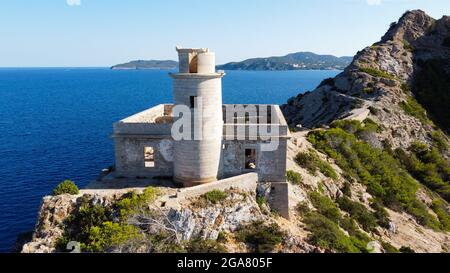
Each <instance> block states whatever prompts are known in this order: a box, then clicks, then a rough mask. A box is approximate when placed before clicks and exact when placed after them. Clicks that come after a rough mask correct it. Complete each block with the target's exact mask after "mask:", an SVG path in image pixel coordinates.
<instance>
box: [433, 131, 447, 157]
mask: <svg viewBox="0 0 450 273" xmlns="http://www.w3.org/2000/svg"><path fill="white" fill-rule="evenodd" d="M431 139H432V140H433V146H434V147H435V148H436V149H438V150H439V152H441V153H445V152H447V151H448V142H447V138H446V136H445V135H444V134H443V133H442V132H441V131H434V132H433V133H431Z"/></svg>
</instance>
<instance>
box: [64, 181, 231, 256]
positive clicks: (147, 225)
mask: <svg viewBox="0 0 450 273" xmlns="http://www.w3.org/2000/svg"><path fill="white" fill-rule="evenodd" d="M158 195H159V191H158V190H157V189H155V188H152V187H149V188H147V189H146V190H144V192H143V193H142V194H137V193H135V192H130V193H128V194H126V195H125V196H123V197H122V198H121V199H120V200H119V201H117V202H114V203H112V204H109V205H104V204H103V205H102V204H94V203H92V200H90V198H89V196H86V195H85V196H83V197H81V201H80V202H81V205H80V207H79V208H78V210H77V211H76V212H75V213H73V214H72V215H71V216H70V217H69V218H68V219H67V220H66V223H65V232H64V234H63V237H62V238H61V239H60V240H59V242H58V244H57V250H58V251H65V250H66V245H67V243H68V242H70V241H76V242H79V243H80V246H81V251H83V252H94V253H103V252H117V251H118V252H139V251H145V252H148V251H150V252H190V253H214V252H221V253H223V252H226V249H225V248H224V247H223V245H222V244H221V243H219V242H216V241H211V240H203V239H202V238H193V239H192V240H189V241H177V239H176V237H175V236H174V234H170V233H169V230H164V229H162V230H159V229H155V230H153V231H151V232H150V230H151V225H152V223H153V222H155V225H157V226H158V225H160V226H161V225H164V223H163V222H158V221H157V220H156V219H158V218H157V216H158V211H155V210H154V209H152V208H151V205H152V204H153V203H154V202H155V200H156V198H157V196H158ZM152 219H153V220H152Z"/></svg>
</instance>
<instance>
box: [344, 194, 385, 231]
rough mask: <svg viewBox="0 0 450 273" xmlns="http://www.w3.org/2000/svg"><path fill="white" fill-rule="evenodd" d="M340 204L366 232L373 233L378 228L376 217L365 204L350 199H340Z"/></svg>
mask: <svg viewBox="0 0 450 273" xmlns="http://www.w3.org/2000/svg"><path fill="white" fill-rule="evenodd" d="M338 204H339V207H340V208H341V209H342V210H344V211H346V212H348V213H349V214H350V216H351V217H352V218H353V219H355V220H356V221H357V222H358V223H359V224H360V225H361V226H362V228H363V229H364V230H366V231H373V230H374V229H375V228H376V227H377V226H378V225H377V219H376V218H375V216H373V215H372V213H370V211H369V210H368V209H367V208H366V207H365V206H364V205H363V204H361V203H358V202H355V201H352V200H351V199H350V198H348V197H341V198H339V199H338Z"/></svg>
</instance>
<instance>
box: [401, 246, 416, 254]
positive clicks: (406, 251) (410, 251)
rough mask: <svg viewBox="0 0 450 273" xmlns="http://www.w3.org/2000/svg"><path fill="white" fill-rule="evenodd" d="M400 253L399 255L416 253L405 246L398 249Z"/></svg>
mask: <svg viewBox="0 0 450 273" xmlns="http://www.w3.org/2000/svg"><path fill="white" fill-rule="evenodd" d="M400 252H401V253H416V252H415V251H414V250H413V249H412V248H410V247H407V246H402V247H401V248H400Z"/></svg>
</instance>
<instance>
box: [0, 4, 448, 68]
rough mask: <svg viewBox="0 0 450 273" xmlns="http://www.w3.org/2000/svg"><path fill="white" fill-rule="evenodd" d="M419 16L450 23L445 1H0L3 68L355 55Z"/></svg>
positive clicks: (1, 64)
mask: <svg viewBox="0 0 450 273" xmlns="http://www.w3.org/2000/svg"><path fill="white" fill-rule="evenodd" d="M77 2H80V3H79V5H77ZM418 8H420V9H423V10H425V11H426V12H427V13H428V14H430V15H431V16H433V17H435V18H441V17H442V16H443V15H445V14H447V15H450V1H449V0H226V1H218V0H208V1H206V0H190V1H188V0H130V1H125V0H33V1H30V0H2V1H1V2H0V67H20V66H110V65H113V64H116V63H120V62H126V61H129V60H133V59H175V58H176V54H175V50H174V47H175V45H177V44H179V45H182V46H185V47H209V48H211V49H212V50H214V51H215V52H216V54H217V59H218V62H219V63H224V62H228V61H234V60H241V59H245V58H251V57H259V56H272V55H284V54H287V53H291V52H297V51H313V52H316V53H326V54H334V55H338V56H342V55H353V54H355V53H356V52H357V51H358V50H359V49H362V48H364V47H365V46H367V45H371V44H372V43H373V42H376V41H377V40H379V38H380V37H381V36H382V35H383V34H384V32H385V31H386V30H387V28H388V26H389V24H390V23H391V22H392V21H396V20H397V19H398V18H399V17H400V16H401V15H402V14H403V12H404V11H406V10H408V9H418Z"/></svg>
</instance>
